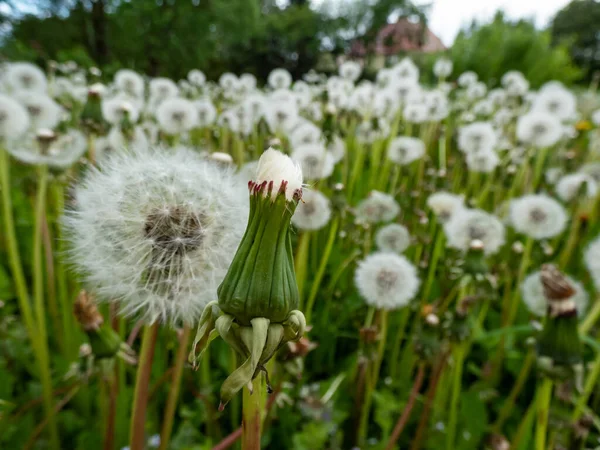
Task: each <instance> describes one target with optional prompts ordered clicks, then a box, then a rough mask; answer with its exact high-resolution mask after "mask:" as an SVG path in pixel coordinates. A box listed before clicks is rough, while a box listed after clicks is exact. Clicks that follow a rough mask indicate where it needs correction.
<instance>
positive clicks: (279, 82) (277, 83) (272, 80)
mask: <svg viewBox="0 0 600 450" xmlns="http://www.w3.org/2000/svg"><path fill="white" fill-rule="evenodd" d="M267 82H268V83H269V86H271V87H272V88H273V89H288V88H289V87H290V86H291V85H292V75H291V74H290V73H289V72H288V71H287V70H285V69H273V70H272V71H271V73H270V74H269V76H268V78H267Z"/></svg>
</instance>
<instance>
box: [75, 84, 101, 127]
mask: <svg viewBox="0 0 600 450" xmlns="http://www.w3.org/2000/svg"><path fill="white" fill-rule="evenodd" d="M101 91H102V89H100V87H94V86H92V87H91V88H90V90H89V91H88V98H87V102H86V103H85V105H84V107H83V111H82V112H81V122H82V124H83V126H84V127H85V128H86V129H87V130H88V131H89V132H91V133H96V134H102V133H103V132H104V131H105V128H106V122H105V120H104V116H103V114H102V97H101Z"/></svg>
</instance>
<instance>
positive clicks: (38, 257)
mask: <svg viewBox="0 0 600 450" xmlns="http://www.w3.org/2000/svg"><path fill="white" fill-rule="evenodd" d="M47 188H48V167H47V166H40V167H39V175H38V189H37V196H36V202H35V225H34V227H35V228H34V231H33V297H34V304H33V306H34V314H35V318H36V324H37V337H38V352H39V363H40V379H41V382H42V391H43V397H44V409H45V411H46V418H47V421H48V431H49V433H50V442H51V445H52V447H53V448H60V443H59V439H58V428H57V425H56V418H55V416H54V407H53V399H52V375H51V371H50V356H49V354H48V332H47V331H46V305H45V303H44V264H43V258H42V224H43V222H44V221H45V215H46V191H47Z"/></svg>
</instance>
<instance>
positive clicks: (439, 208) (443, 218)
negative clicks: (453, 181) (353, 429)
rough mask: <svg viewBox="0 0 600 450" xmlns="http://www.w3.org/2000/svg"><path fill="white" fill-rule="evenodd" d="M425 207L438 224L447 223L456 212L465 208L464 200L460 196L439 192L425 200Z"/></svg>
mask: <svg viewBox="0 0 600 450" xmlns="http://www.w3.org/2000/svg"><path fill="white" fill-rule="evenodd" d="M427 206H428V207H429V208H430V209H431V210H432V211H433V213H434V214H435V215H436V216H437V218H438V220H439V221H440V222H447V221H448V220H450V219H451V218H452V216H453V215H454V214H455V213H456V212H457V211H459V210H461V209H463V208H464V207H465V198H464V196H462V195H456V194H451V193H450V192H445V191H440V192H436V193H434V194H431V195H430V196H429V197H428V198H427Z"/></svg>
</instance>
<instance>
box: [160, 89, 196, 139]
mask: <svg viewBox="0 0 600 450" xmlns="http://www.w3.org/2000/svg"><path fill="white" fill-rule="evenodd" d="M156 120H157V121H158V125H159V126H160V128H161V129H162V130H163V131H164V132H165V133H168V134H179V133H183V132H185V131H189V130H191V129H192V128H194V127H195V126H196V125H198V109H197V108H196V106H195V105H194V104H193V103H192V102H191V101H189V100H186V99H184V98H180V97H171V98H168V99H166V100H165V101H163V102H162V103H161V104H160V106H159V107H158V109H157V110H156Z"/></svg>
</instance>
